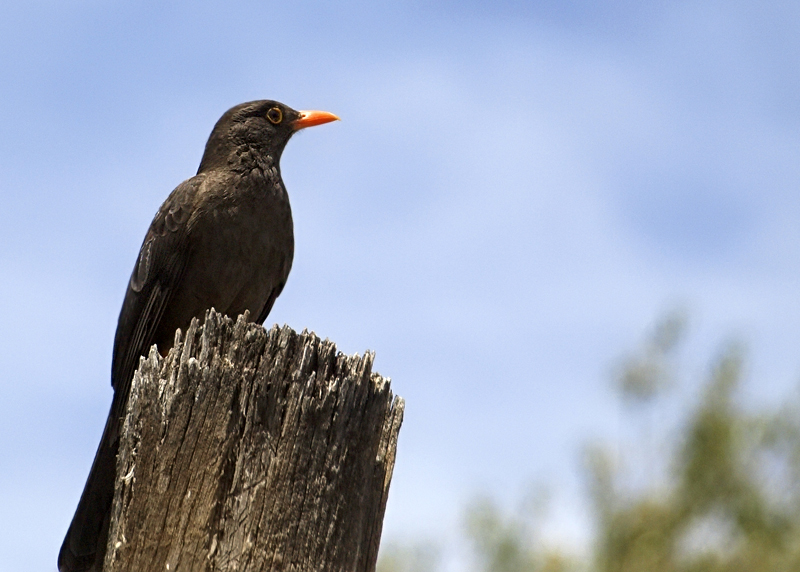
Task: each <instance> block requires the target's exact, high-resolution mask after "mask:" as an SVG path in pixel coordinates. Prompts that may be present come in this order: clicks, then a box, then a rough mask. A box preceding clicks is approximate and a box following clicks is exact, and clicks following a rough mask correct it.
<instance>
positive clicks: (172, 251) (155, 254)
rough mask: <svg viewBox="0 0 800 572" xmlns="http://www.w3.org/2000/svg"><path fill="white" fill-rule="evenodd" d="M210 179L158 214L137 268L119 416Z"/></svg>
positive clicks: (119, 347) (129, 299) (177, 279)
mask: <svg viewBox="0 0 800 572" xmlns="http://www.w3.org/2000/svg"><path fill="white" fill-rule="evenodd" d="M203 179H204V176H203V175H198V176H196V177H192V178H191V179H188V180H186V181H184V182H183V183H181V184H180V185H178V186H177V187H176V188H175V190H174V191H172V193H171V194H170V196H169V197H168V198H167V200H166V201H164V204H163V205H161V208H160V209H159V210H158V213H156V216H155V218H154V219H153V222H152V223H151V224H150V228H149V229H148V231H147V235H146V236H145V238H144V242H143V243H142V247H141V249H140V250H139V258H138V259H137V261H136V265H135V266H134V267H133V273H132V274H131V279H130V281H129V282H128V290H127V292H126V294H125V301H124V302H123V303H122V310H121V311H120V314H119V323H118V325H117V333H116V336H115V338H114V357H113V362H112V367H111V385H112V386H113V387H114V404H113V406H112V410H113V411H114V413H115V414H122V411H124V408H125V404H126V403H127V399H128V392H129V390H130V384H131V379H132V378H133V374H134V372H135V371H136V368H137V367H138V365H139V358H140V356H143V355H147V353H148V352H149V350H150V347H151V346H152V345H153V343H154V341H155V340H154V336H155V332H156V330H157V328H158V325H159V322H160V321H161V317H162V315H163V313H164V308H166V306H167V305H168V304H169V301H170V299H171V297H172V295H173V294H174V292H175V290H177V288H178V287H179V285H180V283H181V279H182V277H183V274H184V270H185V268H186V261H187V259H188V258H189V256H188V254H189V253H188V244H189V241H188V240H187V238H188V228H187V227H188V224H187V223H188V221H189V217H190V216H191V214H192V212H193V210H194V208H195V207H194V205H195V197H196V195H197V192H198V189H199V188H200V186H201V184H202V183H203Z"/></svg>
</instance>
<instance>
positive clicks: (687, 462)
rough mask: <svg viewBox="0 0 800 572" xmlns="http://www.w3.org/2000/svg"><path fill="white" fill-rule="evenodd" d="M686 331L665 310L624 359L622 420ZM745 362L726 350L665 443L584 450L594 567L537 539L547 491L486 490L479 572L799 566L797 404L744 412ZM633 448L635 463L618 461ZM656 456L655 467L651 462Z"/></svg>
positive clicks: (476, 539)
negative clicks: (507, 493)
mask: <svg viewBox="0 0 800 572" xmlns="http://www.w3.org/2000/svg"><path fill="white" fill-rule="evenodd" d="M685 328H686V314H685V312H674V313H671V314H668V315H667V316H666V317H665V318H664V319H663V320H661V321H660V322H659V323H658V324H657V326H656V328H655V329H654V332H653V334H652V335H651V336H650V338H649V339H647V340H646V341H645V343H644V344H643V346H642V348H640V349H639V350H638V351H636V352H633V353H632V354H631V355H629V356H628V357H626V358H625V359H624V360H623V362H622V365H621V366H620V368H619V369H618V370H617V372H616V375H615V380H616V384H615V387H616V388H617V390H618V391H619V392H620V397H621V399H622V401H623V402H624V403H626V404H628V405H629V406H630V407H628V408H626V409H625V411H626V415H633V414H635V412H636V411H637V410H642V409H643V408H647V407H655V408H657V407H662V406H664V405H665V403H664V402H665V399H666V394H667V392H666V389H668V388H670V387H672V386H673V385H674V372H675V369H676V368H675V363H674V361H675V356H676V355H677V354H676V350H677V349H678V347H679V346H680V344H681V342H682V340H683V333H684V331H685ZM743 362H744V359H743V351H742V348H741V347H740V346H739V345H737V344H729V345H727V346H725V347H724V348H723V349H722V351H721V353H720V356H719V358H718V359H717V360H716V362H715V364H714V366H713V368H712V369H711V373H710V376H709V379H708V380H707V381H706V382H705V386H704V388H703V391H701V392H700V393H699V399H698V403H696V404H694V405H692V404H689V406H688V407H687V406H684V407H683V409H684V410H685V411H684V414H683V415H682V416H679V417H680V419H682V421H681V422H680V424H679V425H678V426H677V428H676V430H675V431H673V432H665V434H663V435H659V437H660V438H661V440H663V442H664V443H665V444H666V446H665V447H663V449H662V448H659V447H657V445H656V441H655V440H654V439H653V436H652V435H649V434H648V432H647V431H645V432H643V434H641V435H639V437H640V438H641V439H643V440H644V441H645V445H646V447H645V449H644V450H642V449H636V448H635V447H630V448H629V450H623V451H621V452H620V451H618V452H617V455H612V454H611V453H610V451H609V448H608V447H601V446H594V447H591V448H589V449H588V450H587V451H588V452H587V455H586V459H587V463H586V469H587V471H586V473H587V480H588V484H589V490H590V496H591V498H592V501H593V507H594V516H595V521H596V528H595V539H594V550H593V556H592V557H591V559H590V561H589V562H581V561H580V559H579V558H577V557H575V556H572V555H569V554H566V553H564V552H563V551H562V550H558V549H554V548H553V547H549V546H547V545H546V544H545V543H544V542H543V541H542V539H541V534H539V531H540V528H541V517H542V514H543V511H542V507H543V503H542V498H543V497H542V495H541V494H540V495H534V496H533V497H530V498H528V499H527V500H525V501H524V502H523V503H521V505H520V507H519V508H518V509H517V510H516V511H515V512H512V513H507V512H504V511H503V510H501V509H500V508H499V507H498V505H497V503H496V502H495V501H493V500H492V499H490V498H485V497H482V498H479V499H477V500H475V501H474V502H473V503H472V504H471V505H470V506H469V507H468V509H467V511H466V513H465V514H466V516H465V531H466V536H467V540H468V541H469V543H470V546H471V547H472V550H473V552H474V554H475V559H474V568H475V570H478V571H486V572H489V571H491V572H567V571H569V572H576V571H578V570H592V571H594V572H790V571H797V570H800V401H798V400H792V401H788V402H787V403H786V404H785V405H784V406H783V407H782V408H780V409H777V410H767V411H760V412H759V411H754V410H753V409H748V408H746V407H743V406H742V405H741V404H740V403H738V402H737V399H736V397H737V393H736V392H737V389H738V387H739V384H740V382H741V378H742V375H743V373H742V371H743ZM659 429H662V428H659ZM662 432H663V429H662ZM659 442H660V441H659ZM648 447H649V448H650V449H651V450H649V451H648V450H647V448H648ZM631 451H633V452H634V455H633V458H632V459H631V458H625V459H621V457H628V456H629V453H631ZM654 452H655V453H656V455H657V456H658V457H660V458H659V459H658V461H659V462H654V459H653V453H654ZM622 460H625V461H627V464H626V465H623V464H622ZM653 464H654V465H656V468H657V471H659V472H660V473H663V474H653V473H652V472H650V473H648V475H649V477H650V481H649V482H645V483H644V485H643V483H642V482H641V481H637V480H636V479H635V478H633V479H632V478H630V474H631V473H632V472H636V471H637V470H638V469H640V468H641V466H642V465H653ZM531 499H533V502H532V501H531ZM391 558H392V555H391V552H390V553H389V555H388V556H387V557H386V558H384V557H383V556H382V560H381V565H382V566H383V567H379V571H380V572H405V571H407V570H430V571H433V570H434V569H438V566H437V564H436V563H433V564H431V566H432V567H428V568H426V567H424V566H414V565H413V562H414V558H417V557H416V556H413V553H412V556H411V557H409V556H408V555H406V556H405V557H401V559H400V560H401V561H402V563H396V564H394V565H393V566H394V567H391V566H389V565H388V564H387V563H388V562H389V561H390V560H391ZM398 562H400V561H398ZM428 562H429V563H430V562H432V561H430V560H429V561H428Z"/></svg>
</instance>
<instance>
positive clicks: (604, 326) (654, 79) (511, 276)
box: [0, 0, 800, 570]
mask: <svg viewBox="0 0 800 572" xmlns="http://www.w3.org/2000/svg"><path fill="white" fill-rule="evenodd" d="M799 32H800V5H798V4H796V3H789V2H786V3H780V2H773V3H769V4H764V3H757V2H735V1H734V2H703V1H700V2H650V3H635V2H605V3H603V2H600V3H597V2H581V1H572V2H541V3H533V2H494V3H491V6H490V5H489V4H488V3H487V4H483V3H478V2H472V3H470V2H442V3H431V2H405V3H403V2H398V3H394V4H393V5H391V6H386V5H379V4H377V3H370V2H339V3H335V4H334V3H325V4H315V3H311V2H295V3H264V2H250V3H248V2H237V1H232V2H226V3H213V2H193V3H172V4H170V5H166V4H165V3H158V2H138V3H128V4H126V5H123V4H122V3H110V2H99V1H97V2H93V1H76V2H70V3H69V4H67V3H56V2H48V1H44V0H42V1H35V0H34V1H32V2H27V3H24V4H22V3H20V4H17V5H7V6H4V7H3V8H2V9H0V56H1V57H0V109H2V117H3V128H2V130H0V197H2V200H3V208H2V209H0V311H2V314H3V316H4V318H5V319H4V324H5V327H4V328H2V331H0V348H2V349H0V452H2V455H0V507H2V508H0V521H2V522H14V523H15V526H14V528H13V529H11V530H6V532H5V533H4V535H2V537H0V553H2V554H4V555H5V556H4V559H3V562H2V563H0V567H4V566H8V567H9V568H7V569H8V570H22V569H28V570H54V569H55V557H56V553H57V550H58V547H59V545H60V542H61V539H62V536H63V533H64V531H65V530H66V527H67V525H68V523H69V520H70V518H71V516H72V511H73V510H74V507H75V504H76V503H77V499H78V496H79V494H80V492H81V489H82V486H83V481H84V479H85V477H86V474H87V473H88V469H89V465H90V464H91V459H92V457H93V455H94V450H95V447H96V444H97V441H98V439H99V435H100V432H101V430H102V427H103V422H104V420H105V416H106V414H107V410H108V405H109V403H110V399H111V389H110V385H109V368H110V360H111V345H112V340H113V335H114V330H115V327H116V319H117V315H118V312H119V307H120V304H121V301H122V295H123V293H124V288H125V284H126V281H127V279H128V276H129V273H130V270H131V268H132V265H133V262H134V259H135V256H136V253H137V251H138V248H139V245H140V243H141V240H142V237H143V236H144V232H145V230H146V228H147V225H148V224H149V222H150V219H151V217H152V215H153V213H154V212H155V210H156V209H157V208H158V206H159V204H160V203H161V201H162V200H163V199H164V198H165V197H166V196H167V194H168V193H169V192H170V191H171V190H172V188H174V187H175V186H176V185H177V184H178V183H179V182H180V181H182V180H183V179H185V178H187V177H189V176H191V175H192V174H194V172H195V171H196V169H197V165H198V163H199V160H200V155H201V153H202V150H203V146H204V144H205V140H206V138H207V136H208V134H209V132H210V130H211V128H212V126H213V124H214V122H215V121H216V120H217V118H218V117H219V116H220V115H221V114H222V113H223V112H224V111H225V110H226V109H227V108H228V107H230V106H232V105H234V104H236V103H239V102H242V101H247V100H251V99H260V98H270V99H277V100H280V101H283V102H285V103H287V104H288V105H291V106H293V107H295V108H301V109H304V108H305V109H308V108H312V109H313V108H318V109H325V110H328V111H332V112H334V113H336V114H337V115H339V116H340V117H341V118H342V121H341V122H340V123H336V124H332V125H326V126H324V127H320V128H317V129H313V130H309V131H307V132H304V133H302V134H300V135H298V136H297V137H295V138H294V139H293V140H292V141H291V142H290V144H289V146H288V148H287V150H286V153H285V154H284V156H283V160H282V166H283V176H284V181H285V182H286V185H287V188H288V190H289V193H290V195H291V199H292V206H293V211H294V218H295V231H296V238H297V249H296V255H295V263H294V267H293V270H292V275H291V276H290V278H289V282H288V284H287V286H286V289H285V291H284V294H283V295H282V296H281V298H280V299H279V300H278V302H277V303H276V305H275V307H274V309H273V311H272V314H271V315H270V317H269V318H268V324H272V323H275V322H277V323H281V324H282V323H288V324H289V325H291V326H292V327H294V328H295V329H298V330H299V329H302V328H304V327H307V328H309V329H313V330H314V331H316V332H317V333H318V334H320V335H321V336H323V337H329V338H331V339H332V340H334V341H336V342H337V343H338V344H339V347H340V349H342V350H343V351H345V352H348V353H354V352H363V351H364V350H365V349H367V348H369V349H373V350H375V351H376V352H377V360H376V369H377V370H378V371H379V372H381V373H382V374H384V375H387V376H390V377H392V379H393V387H394V389H395V391H396V392H397V393H398V394H400V395H402V396H403V397H405V398H406V400H407V415H406V420H405V424H404V427H403V430H402V432H401V436H400V450H399V456H398V461H397V468H396V471H395V478H394V481H393V484H392V492H391V495H390V502H389V507H388V510H387V516H386V525H385V534H384V538H385V539H409V538H410V539H413V538H416V537H419V536H425V535H430V536H433V537H435V538H445V539H446V538H448V535H449V534H451V532H450V531H452V530H453V529H454V527H456V526H457V522H458V519H459V515H460V511H461V509H462V507H463V505H464V503H465V502H466V501H467V500H468V499H469V498H471V496H472V495H473V494H474V493H475V492H477V491H488V492H490V493H492V494H495V495H497V496H499V497H500V498H502V499H506V500H509V502H510V499H513V498H514V497H515V496H516V495H518V494H519V492H520V491H522V490H523V489H524V487H525V485H526V483H528V482H530V481H531V480H540V481H546V482H549V483H552V484H553V485H554V487H555V489H554V490H555V491H556V493H555V498H554V517H553V521H554V522H553V528H554V530H555V532H554V534H555V535H556V536H558V537H559V538H566V539H567V540H569V539H570V538H573V537H575V538H581V535H582V534H583V535H585V530H586V528H587V526H588V521H587V519H586V508H585V504H584V501H583V497H582V496H581V494H582V485H581V482H580V477H579V466H580V458H579V453H580V449H581V446H582V445H583V444H584V443H586V442H587V441H589V440H592V439H598V438H600V439H609V440H612V441H613V440H614V439H621V438H623V436H622V435H621V433H623V432H624V428H622V427H621V425H620V419H619V407H618V404H617V403H616V401H615V399H614V396H613V393H612V392H611V390H610V384H609V372H610V371H611V370H612V368H613V366H614V364H615V363H616V360H617V359H618V358H619V356H620V355H621V354H623V353H625V352H626V351H628V350H630V349H631V348H632V347H634V346H635V345H636V343H637V342H638V341H639V340H640V339H641V338H642V337H643V336H644V335H645V334H646V333H647V331H648V328H649V327H650V325H651V324H652V323H653V321H654V320H655V319H656V317H657V316H659V315H660V314H661V313H662V312H663V311H665V310H666V309H669V308H670V307H672V306H673V305H675V304H679V305H685V306H686V307H687V308H688V309H689V314H690V330H689V339H688V346H689V349H688V350H687V352H686V355H685V356H684V358H683V360H684V361H683V366H684V371H685V373H686V375H687V378H692V379H696V374H702V372H703V371H705V368H706V367H707V363H708V358H709V356H710V355H712V354H713V352H714V351H715V349H716V348H717V347H718V345H719V343H721V342H722V341H724V340H725V339H727V338H729V337H730V336H738V337H739V338H741V339H742V340H744V341H745V342H746V344H747V345H748V348H749V354H748V355H749V358H748V368H749V369H748V371H749V375H748V382H747V385H746V386H745V388H744V398H745V399H747V400H749V401H752V402H754V403H762V402H765V403H774V402H776V401H778V400H780V399H781V398H782V396H785V395H787V394H788V393H789V392H791V391H793V390H794V389H795V388H796V386H797V379H798V373H800V371H799V368H798V365H800V359H798V357H799V356H798V351H797V350H798V347H800V301H799V300H800V297H799V296H798V292H800V201H799V200H798V183H800V161H798V153H800V33H799ZM692 376H694V377H692ZM686 391H687V392H691V388H688V389H686Z"/></svg>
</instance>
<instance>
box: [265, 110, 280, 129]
mask: <svg viewBox="0 0 800 572" xmlns="http://www.w3.org/2000/svg"><path fill="white" fill-rule="evenodd" d="M267 119H269V120H270V121H271V122H272V123H274V124H275V125H277V124H278V123H280V122H281V121H283V112H282V111H281V110H280V108H278V107H273V108H272V109H270V110H269V111H267Z"/></svg>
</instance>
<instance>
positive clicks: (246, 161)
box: [58, 101, 338, 572]
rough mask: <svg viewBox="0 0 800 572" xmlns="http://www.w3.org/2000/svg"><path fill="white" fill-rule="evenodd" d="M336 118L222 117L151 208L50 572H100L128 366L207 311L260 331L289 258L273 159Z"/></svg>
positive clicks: (250, 107)
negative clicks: (74, 502)
mask: <svg viewBox="0 0 800 572" xmlns="http://www.w3.org/2000/svg"><path fill="white" fill-rule="evenodd" d="M336 119H338V117H336V116H335V115H333V114H331V113H328V112H325V111H295V110H294V109H291V108H290V107H287V106H285V105H283V104H281V103H278V102H276V101H253V102H250V103H243V104H241V105H237V106H236V107H233V108H232V109H230V110H228V111H227V112H226V113H225V114H224V115H223V116H222V117H221V118H220V120H219V121H218V122H217V124H216V125H215V126H214V130H213V131H212V132H211V136H210V137H209V138H208V142H207V143H206V148H205V152H204V153H203V159H202V160H201V161H200V168H199V169H198V171H197V175H195V176H194V177H192V178H191V179H188V180H186V181H184V182H183V183H181V184H180V185H178V187H177V188H176V189H175V190H174V191H172V193H171V194H170V195H169V197H168V198H167V200H166V201H164V204H163V205H161V208H160V209H158V212H157V213H156V216H155V218H154V219H153V222H152V223H151V224H150V228H149V229H148V231H147V234H146V235H145V238H144V242H143V243H142V248H141V250H140V251H139V258H138V260H137V261H136V265H135V266H134V267H133V273H132V274H131V279H130V281H129V282H128V290H127V292H126V294H125V301H124V302H123V304H122V310H121V311H120V314H119V322H118V324H117V333H116V336H115V338H114V357H113V360H112V366H111V385H112V387H113V388H114V399H113V401H112V403H111V411H110V412H109V414H108V420H107V421H106V426H105V429H104V430H103V437H102V439H101V441H100V445H99V447H98V449H97V453H96V454H95V458H94V463H93V464H92V469H91V472H90V473H89V478H88V479H87V481H86V486H85V487H84V489H83V494H82V495H81V500H80V502H79V503H78V508H77V510H76V511H75V516H73V518H72V523H71V524H70V527H69V530H68V531H67V535H66V537H65V538H64V543H63V544H62V545H61V551H60V552H59V554H58V569H59V571H60V572H79V571H81V572H82V571H99V570H102V568H103V560H104V558H105V551H106V541H107V538H108V527H109V519H110V515H111V502H112V499H113V495H114V479H115V474H116V456H117V449H118V444H119V428H120V421H121V418H122V416H123V415H124V414H125V409H126V405H127V401H128V393H129V391H130V384H131V380H132V378H133V373H134V371H135V370H136V367H137V366H138V364H139V358H140V356H143V355H146V354H147V352H148V351H149V349H150V347H151V346H152V345H153V344H157V346H158V350H159V352H160V353H161V354H162V355H165V354H166V352H167V351H168V350H169V349H170V347H171V346H172V343H173V340H174V336H175V330H177V329H178V328H182V329H183V330H184V331H185V329H186V328H187V327H188V326H189V324H190V322H191V320H192V318H195V317H196V318H200V319H202V318H203V316H204V314H205V311H206V310H207V309H209V308H211V307H212V306H213V307H214V308H216V309H217V310H218V311H220V312H222V313H223V314H227V315H229V316H232V317H236V316H238V315H239V314H242V313H244V311H245V310H249V312H250V316H251V317H253V318H254V319H255V321H256V322H257V323H259V324H261V323H263V322H264V320H265V319H266V318H267V315H268V314H269V312H270V309H272V304H273V303H274V302H275V299H276V298H277V297H278V295H279V294H280V293H281V290H282V289H283V286H284V284H285V283H286V278H287V277H288V276H289V270H290V269H291V267H292V257H293V254H294V234H293V225H292V212H291V208H290V207H289V197H288V195H287V194H286V188H285V187H284V185H283V181H282V180H281V171H280V158H281V153H282V152H283V149H284V147H285V146H286V143H287V142H288V141H289V138H290V137H291V136H292V135H293V134H294V133H295V132H296V131H298V130H299V129H303V128H304V127H310V126H312V125H320V124H322V123H328V122H329V121H334V120H336Z"/></svg>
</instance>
